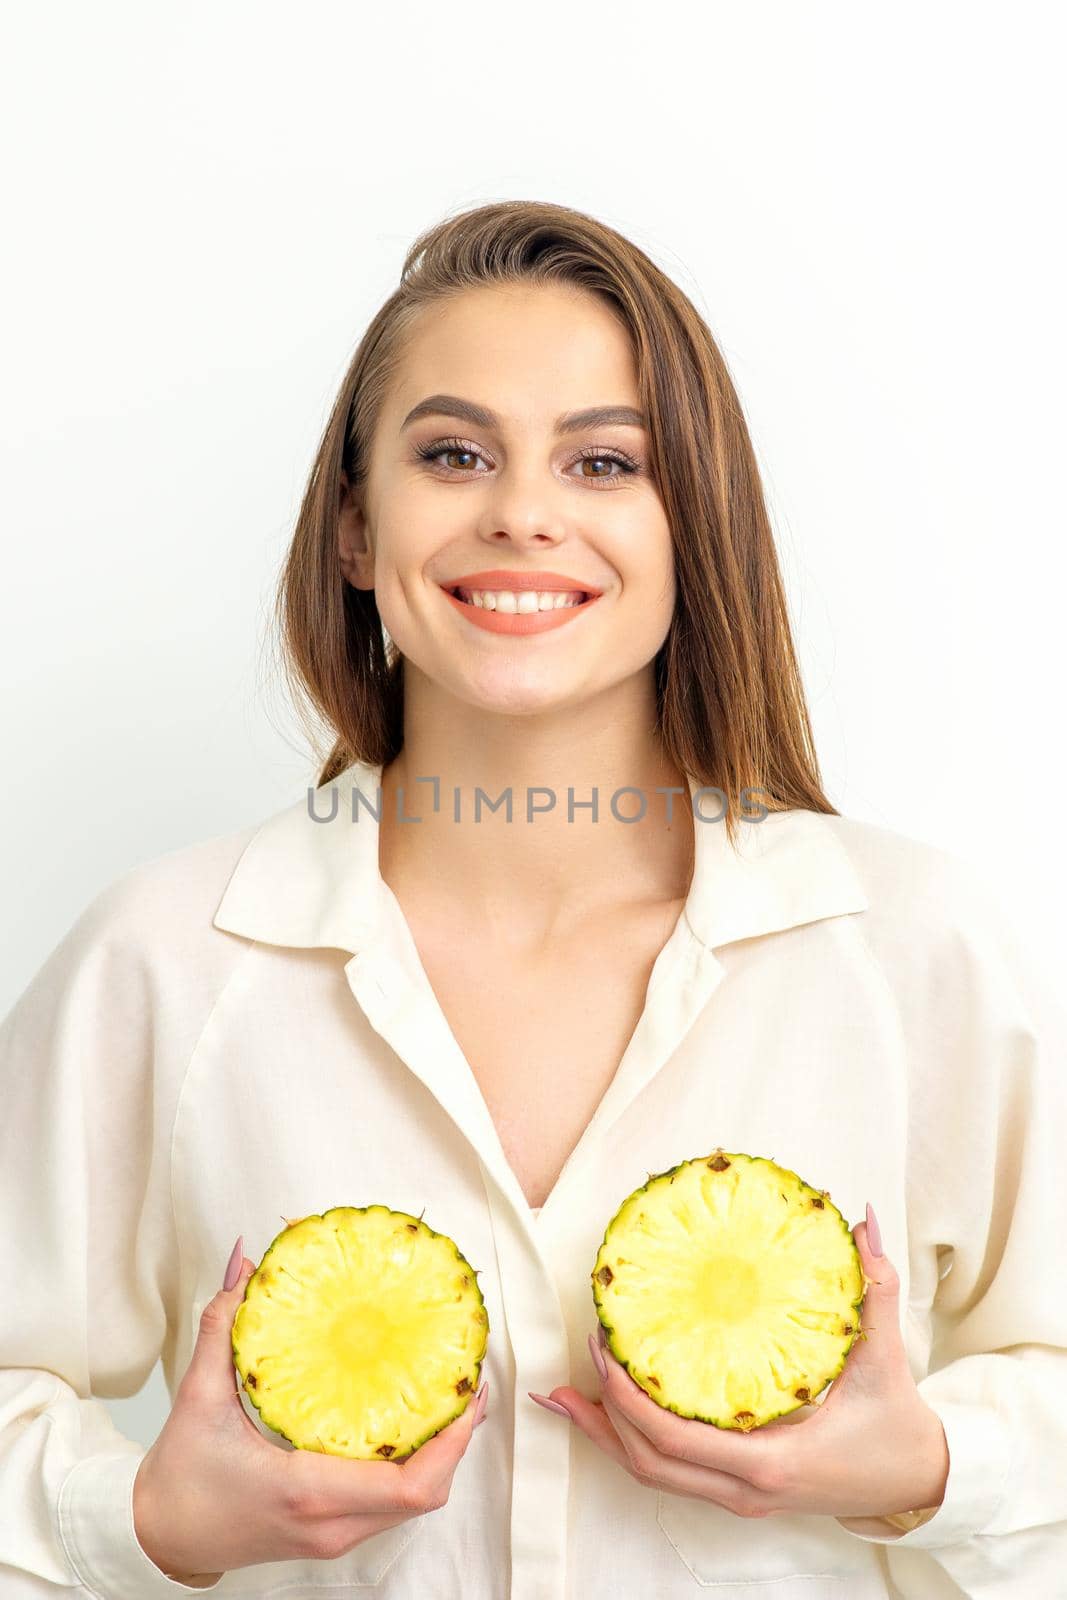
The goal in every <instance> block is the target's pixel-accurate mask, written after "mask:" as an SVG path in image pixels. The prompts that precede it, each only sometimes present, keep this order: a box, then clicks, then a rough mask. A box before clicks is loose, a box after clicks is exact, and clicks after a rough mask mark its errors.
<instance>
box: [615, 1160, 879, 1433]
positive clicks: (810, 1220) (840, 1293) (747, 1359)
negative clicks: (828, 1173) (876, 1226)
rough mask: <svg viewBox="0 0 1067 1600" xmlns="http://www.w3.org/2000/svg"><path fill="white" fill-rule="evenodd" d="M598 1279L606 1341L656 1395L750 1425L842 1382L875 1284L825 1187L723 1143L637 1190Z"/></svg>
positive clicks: (713, 1419) (691, 1411) (686, 1411)
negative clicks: (865, 1300)
mask: <svg viewBox="0 0 1067 1600" xmlns="http://www.w3.org/2000/svg"><path fill="white" fill-rule="evenodd" d="M592 1282H593V1299H594V1303H595V1305H596V1310H597V1315H598V1317H599V1319H600V1322H601V1324H602V1326H603V1328H604V1333H605V1339H606V1342H607V1345H608V1347H609V1349H610V1350H611V1352H612V1354H613V1355H614V1357H615V1359H616V1360H617V1361H618V1362H619V1363H620V1364H621V1365H622V1366H623V1367H625V1368H626V1370H627V1372H628V1373H629V1374H630V1376H631V1378H633V1380H634V1382H635V1383H636V1384H638V1385H639V1387H640V1388H642V1389H644V1391H645V1392H646V1394H648V1395H650V1396H651V1398H652V1399H653V1400H655V1401H656V1402H657V1404H659V1405H661V1406H663V1407H664V1408H665V1409H667V1410H669V1411H673V1412H676V1413H677V1415H678V1416H681V1417H692V1418H696V1419H698V1420H699V1421H702V1422H708V1423H711V1424H712V1425H713V1426H715V1427H718V1428H733V1429H739V1430H741V1431H743V1432H748V1431H749V1430H750V1429H752V1428H759V1427H762V1426H763V1425H764V1424H766V1423H768V1422H773V1421H775V1420H776V1419H777V1418H779V1417H784V1416H787V1415H788V1414H789V1413H790V1412H793V1411H796V1410H797V1409H799V1407H801V1406H803V1405H807V1404H809V1403H814V1401H815V1398H816V1396H817V1395H818V1394H820V1393H821V1391H822V1390H823V1389H824V1388H825V1387H826V1385H827V1384H828V1383H830V1382H831V1381H832V1380H833V1379H834V1378H835V1377H837V1375H838V1373H839V1372H840V1371H841V1369H842V1368H843V1367H844V1364H845V1360H846V1358H847V1356H848V1352H849V1350H850V1349H851V1348H852V1345H853V1344H854V1343H855V1341H856V1339H857V1338H858V1337H860V1324H861V1313H862V1306H863V1297H864V1294H865V1292H866V1286H867V1283H868V1282H869V1280H868V1279H867V1278H866V1277H865V1275H864V1272H863V1267H862V1263H861V1260H860V1254H859V1250H858V1248H857V1246H856V1241H855V1239H854V1238H853V1237H852V1234H851V1232H850V1231H849V1227H848V1224H847V1222H846V1221H845V1219H844V1217H843V1216H842V1215H841V1213H840V1211H838V1209H837V1207H836V1206H835V1205H833V1203H832V1202H831V1200H830V1196H829V1193H828V1191H826V1190H823V1189H815V1188H812V1187H811V1186H810V1185H809V1184H807V1183H805V1182H804V1181H803V1179H802V1178H800V1177H798V1176H797V1174H796V1173H795V1172H791V1171H790V1170H789V1169H788V1168H785V1167H781V1166H779V1165H777V1164H776V1163H775V1162H774V1161H773V1160H768V1159H766V1158H765V1157H762V1156H751V1155H745V1154H743V1153H740V1152H727V1151H724V1150H722V1149H721V1148H719V1149H716V1150H715V1151H714V1152H713V1153H712V1154H711V1155H710V1156H701V1157H699V1158H694V1159H692V1160H689V1161H683V1162H680V1163H679V1164H678V1166H676V1167H672V1168H670V1170H669V1171H667V1172H663V1173H658V1174H650V1175H649V1181H648V1183H646V1184H645V1185H643V1187H641V1188H640V1189H636V1190H635V1191H634V1192H633V1193H632V1194H630V1195H628V1196H627V1198H626V1199H625V1200H624V1201H623V1203H622V1205H621V1206H620V1207H619V1209H618V1211H617V1212H616V1214H615V1216H614V1217H613V1218H612V1220H611V1222H610V1223H609V1224H608V1227H607V1230H606V1232H605V1234H604V1242H603V1244H602V1245H601V1247H600V1250H599V1251H598V1253H597V1258H596V1263H595V1265H594V1267H593V1273H592Z"/></svg>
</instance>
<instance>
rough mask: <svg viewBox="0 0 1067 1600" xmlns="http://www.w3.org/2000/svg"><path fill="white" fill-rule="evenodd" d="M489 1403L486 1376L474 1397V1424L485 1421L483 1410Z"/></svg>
mask: <svg viewBox="0 0 1067 1600" xmlns="http://www.w3.org/2000/svg"><path fill="white" fill-rule="evenodd" d="M488 1404H489V1379H488V1378H487V1379H486V1380H485V1382H484V1383H483V1384H482V1386H481V1388H480V1389H479V1390H478V1393H477V1395H476V1396H475V1399H474V1426H475V1427H477V1426H478V1424H479V1422H484V1421H485V1411H486V1407H487V1406H488Z"/></svg>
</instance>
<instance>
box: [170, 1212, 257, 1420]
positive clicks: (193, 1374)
mask: <svg viewBox="0 0 1067 1600" xmlns="http://www.w3.org/2000/svg"><path fill="white" fill-rule="evenodd" d="M241 1244H242V1240H240V1239H238V1241H237V1245H236V1246H235V1248H234V1258H233V1259H234V1260H235V1264H237V1263H239V1266H238V1274H237V1279H236V1281H235V1283H234V1284H233V1287H232V1288H230V1289H220V1290H219V1291H218V1293H217V1294H215V1295H214V1296H213V1297H212V1298H211V1299H210V1300H209V1301H208V1303H207V1305H206V1306H205V1307H204V1309H203V1311H202V1312H201V1313H200V1326H199V1328H198V1330H197V1335H196V1344H195V1345H194V1346H193V1353H192V1355H191V1357H190V1359H189V1365H188V1367H187V1368H186V1370H185V1373H184V1375H183V1378H182V1382H181V1386H180V1387H181V1390H182V1391H183V1399H184V1400H186V1401H192V1402H193V1403H195V1404H197V1405H214V1406H224V1407H227V1408H230V1407H232V1406H233V1405H234V1403H235V1402H236V1404H237V1409H238V1410H239V1411H241V1415H242V1416H244V1415H245V1413H244V1411H243V1409H242V1408H241V1404H240V1400H239V1398H238V1382H237V1378H236V1375H235V1372H234V1360H233V1343H232V1335H233V1319H234V1317H235V1316H236V1315H237V1308H238V1307H239V1306H240V1304H241V1301H242V1300H243V1298H244V1292H245V1285H246V1284H247V1283H248V1280H249V1278H250V1277H251V1276H252V1274H253V1272H255V1270H256V1264H255V1262H254V1261H249V1260H248V1258H247V1256H244V1255H243V1254H241V1253H240V1246H241ZM246 1421H248V1422H249V1426H250V1427H252V1426H254V1424H252V1422H251V1419H249V1418H246Z"/></svg>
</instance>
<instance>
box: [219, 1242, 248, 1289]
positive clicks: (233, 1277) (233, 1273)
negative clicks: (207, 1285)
mask: <svg viewBox="0 0 1067 1600" xmlns="http://www.w3.org/2000/svg"><path fill="white" fill-rule="evenodd" d="M244 1249H245V1240H244V1234H243V1233H242V1234H238V1236H237V1243H236V1244H235V1245H234V1247H233V1254H232V1255H231V1256H230V1260H229V1264H228V1265H227V1267H226V1276H225V1277H224V1278H223V1280H222V1287H223V1288H224V1289H225V1290H226V1291H227V1292H228V1291H229V1290H230V1289H232V1288H233V1286H234V1284H235V1283H236V1282H237V1280H238V1278H239V1277H240V1276H241V1262H242V1261H243V1260H244Z"/></svg>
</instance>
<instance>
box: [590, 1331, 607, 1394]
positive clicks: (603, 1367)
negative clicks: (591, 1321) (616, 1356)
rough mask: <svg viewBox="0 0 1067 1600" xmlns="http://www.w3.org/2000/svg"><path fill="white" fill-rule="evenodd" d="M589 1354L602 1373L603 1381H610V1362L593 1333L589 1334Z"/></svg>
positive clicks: (601, 1379)
mask: <svg viewBox="0 0 1067 1600" xmlns="http://www.w3.org/2000/svg"><path fill="white" fill-rule="evenodd" d="M589 1354H590V1355H591V1356H592V1358H593V1365H594V1366H595V1367H596V1369H597V1371H598V1372H599V1374H600V1381H601V1383H607V1381H608V1364H607V1362H606V1361H605V1360H604V1352H603V1350H601V1348H600V1346H599V1345H598V1344H597V1342H596V1340H595V1339H594V1338H593V1335H592V1334H590V1335H589Z"/></svg>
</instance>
